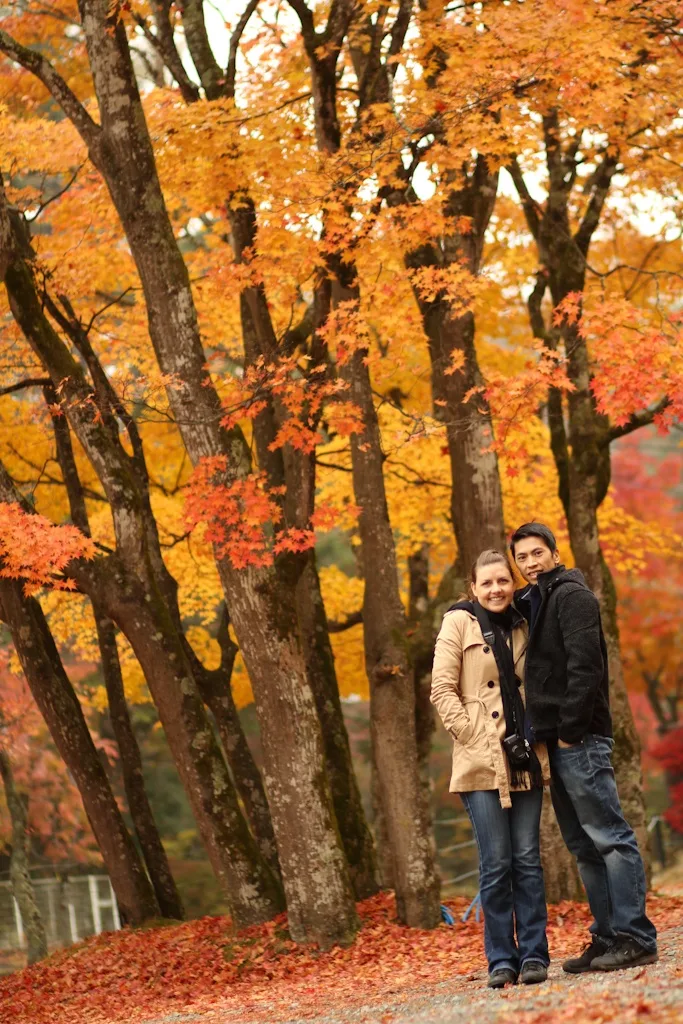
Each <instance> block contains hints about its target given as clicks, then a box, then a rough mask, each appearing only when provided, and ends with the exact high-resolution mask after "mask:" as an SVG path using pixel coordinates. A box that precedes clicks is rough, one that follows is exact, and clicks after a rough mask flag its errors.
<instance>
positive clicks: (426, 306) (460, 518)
mask: <svg viewBox="0 0 683 1024" xmlns="http://www.w3.org/2000/svg"><path fill="white" fill-rule="evenodd" d="M464 179H465V180H464V181H463V182H461V183H459V184H460V185H461V186H462V187H454V189H453V190H452V192H451V193H450V195H449V198H448V201H447V203H446V213H447V217H448V219H449V221H450V222H451V223H452V224H453V225H454V226H453V228H452V231H451V233H450V234H448V235H446V236H445V237H444V238H443V240H442V242H441V245H440V246H434V245H425V246H423V247H421V248H420V249H418V250H416V251H415V252H412V253H408V254H406V257H405V262H406V266H407V267H409V268H410V269H415V268H418V267H424V266H430V265H436V266H448V265H453V264H455V263H459V262H460V263H463V265H464V266H465V267H466V268H467V269H468V270H469V272H470V273H471V274H472V275H474V276H476V275H477V274H478V273H479V269H480V266H481V257H482V251H483V247H484V235H485V232H486V228H487V227H488V223H489V220H490V219H491V214H492V213H493V207H494V204H495V199H496V189H497V184H498V174H497V172H496V173H490V172H489V170H488V167H487V162H486V157H485V156H482V155H480V156H479V157H477V160H476V163H475V166H474V168H473V170H472V171H471V172H470V173H469V174H468V173H467V172H464ZM462 217H467V218H469V224H470V228H471V230H470V231H469V232H467V233H463V232H461V231H459V230H458V229H457V228H456V227H455V224H456V223H457V221H458V219H459V218H462ZM416 300H417V304H418V307H419V309H420V313H421V315H422V324H423V327H424V331H425V334H426V335H427V344H428V349H429V355H430V360H431V367H432V399H433V402H434V414H435V416H436V417H437V418H438V419H441V420H445V423H446V436H447V441H448V455H449V459H450V464H451V479H452V491H451V517H452V522H453V532H454V534H455V540H456V544H457V546H458V558H457V566H458V570H459V572H460V574H461V575H463V576H464V575H465V574H466V573H467V572H469V569H470V567H471V566H472V565H473V563H474V561H475V560H476V558H477V556H478V555H479V553H480V552H481V551H482V550H483V549H484V548H498V549H499V550H501V551H504V550H505V526H504V522H503V501H502V494H501V487H500V475H499V472H498V457H497V455H496V453H495V452H494V451H491V445H492V444H493V440H494V433H493V423H492V420H491V410H490V408H489V405H488V402H487V400H486V398H485V397H484V395H483V394H476V395H474V396H473V397H471V398H469V399H468V401H464V398H465V395H466V394H467V392H468V391H469V390H470V389H471V388H476V387H481V386H482V384H483V378H482V376H481V372H480V370H479V363H478V360H477V352H476V348H475V344H474V337H475V321H474V314H473V313H472V312H471V311H468V312H465V313H458V311H457V310H454V309H453V308H452V306H451V303H450V302H449V301H447V300H446V299H443V298H438V297H437V298H436V299H435V300H434V301H432V302H427V301H425V300H424V299H423V298H422V297H421V296H420V295H419V294H418V293H416ZM458 354H461V356H462V358H463V363H462V367H461V369H459V370H457V371H456V372H455V373H449V372H448V370H449V368H450V367H451V364H452V361H453V358H454V357H455V356H456V355H458ZM439 403H443V404H439Z"/></svg>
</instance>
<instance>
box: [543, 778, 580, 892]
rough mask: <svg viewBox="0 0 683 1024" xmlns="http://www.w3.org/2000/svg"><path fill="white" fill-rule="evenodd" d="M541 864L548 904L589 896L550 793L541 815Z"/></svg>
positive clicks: (544, 802) (546, 792)
mask: <svg viewBox="0 0 683 1024" xmlns="http://www.w3.org/2000/svg"><path fill="white" fill-rule="evenodd" d="M541 862H542V864H543V878H544V880H545V898H546V900H547V901H548V903H560V902H561V901H562V900H582V899H585V897H586V894H585V890H584V888H583V884H582V882H581V876H580V875H579V869H578V867H577V865H576V860H575V859H574V857H572V855H571V854H570V852H569V850H568V849H567V847H566V846H565V844H564V839H563V838H562V833H561V832H560V826H559V825H558V824H557V818H556V817H555V811H554V810H553V805H552V801H551V799H550V793H549V792H548V791H547V790H546V791H545V792H544V794H543V810H542V812H541Z"/></svg>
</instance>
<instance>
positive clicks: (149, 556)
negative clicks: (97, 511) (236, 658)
mask: <svg viewBox="0 0 683 1024" xmlns="http://www.w3.org/2000/svg"><path fill="white" fill-rule="evenodd" d="M2 198H3V197H2V195H1V194H0V200H1V199H2ZM2 209H3V206H2V203H0V213H2ZM4 209H5V211H6V207H4ZM5 283H6V285H7V290H8V295H9V298H10V306H11V309H12V313H13V315H14V317H15V319H16V320H17V322H18V323H19V325H20V326H21V328H22V330H23V331H24V334H25V335H26V338H27V340H28V341H29V343H30V344H31V346H32V347H33V349H34V350H35V352H36V354H37V355H38V357H39V358H40V359H41V360H42V362H43V363H44V365H45V366H46V368H47V370H48V372H49V373H50V376H51V378H52V381H53V385H54V387H55V388H57V387H60V388H61V393H62V395H63V397H64V399H65V403H66V411H67V416H68V419H69V422H70V423H71V424H72V425H73V427H74V430H75V431H76V434H77V436H78V438H79V440H80V442H81V444H82V446H83V448H84V450H85V452H86V454H87V455H88V457H89V459H90V461H91V462H92V464H93V466H94V468H95V470H96V471H97V473H98V476H99V478H100V480H101V482H102V485H103V487H104V489H105V492H106V495H107V498H108V499H109V502H110V505H111V510H112V516H113V520H114V531H115V534H116V542H117V552H119V553H120V557H119V555H118V554H117V555H112V556H111V557H110V560H109V564H108V566H107V565H105V560H99V561H98V562H96V563H94V565H93V566H87V567H86V566H81V568H80V575H78V580H79V583H80V585H81V586H82V589H83V590H84V591H85V592H86V593H87V594H88V596H89V597H90V598H91V600H92V601H93V606H94V607H95V608H96V610H97V612H98V613H104V614H105V615H106V616H108V617H109V618H110V619H113V620H114V621H115V622H116V623H117V625H118V626H119V627H120V628H121V629H122V631H123V632H124V634H125V635H126V636H127V637H128V639H129V641H130V643H131V646H132V647H133V650H134V651H135V654H136V656H137V658H138V660H139V662H140V665H141V667H142V669H143V671H144V673H145V677H146V680H147V682H148V684H149V688H150V692H151V694H152V697H153V699H154V702H155V704H156V706H157V708H158V711H159V716H160V719H161V722H162V724H163V726H164V729H165V731H166V735H167V738H168V741H169V746H170V749H171V752H172V755H173V758H174V760H175V763H176V766H177V767H178V771H179V773H180V778H181V780H182V782H183V785H184V787H185V789H186V792H187V795H188V798H189V800H190V804H191V806H192V810H193V812H194V815H195V818H196V821H197V825H198V828H199V832H200V834H201V836H202V839H203V842H204V844H205V845H206V848H207V851H208V854H209V859H210V860H211V863H212V866H213V868H214V870H215V871H216V874H217V876H218V878H219V879H220V881H221V883H222V884H223V885H224V887H225V890H226V894H227V896H228V900H229V902H230V907H231V912H232V914H233V917H234V919H235V921H236V922H237V923H238V924H241V925H247V924H254V923H256V922H260V921H263V920H268V919H269V918H270V917H272V916H274V915H275V914H277V913H279V912H280V910H281V909H282V896H281V892H280V888H279V884H278V882H277V880H276V879H275V878H274V876H273V874H272V872H271V871H270V869H269V868H268V866H267V865H266V864H265V863H264V862H263V861H262V859H261V857H260V854H259V851H258V847H257V846H256V844H255V842H254V841H253V839H252V837H251V835H250V833H249V830H248V828H247V826H246V822H245V821H244V819H243V816H242V813H241V810H240V808H239V806H238V803H237V797H236V794H235V791H234V787H233V785H232V781H231V779H230V776H229V773H228V770H227V765H226V764H225V761H224V758H223V755H222V752H221V750H220V748H219V746H218V743H217V741H216V738H215V736H214V733H213V730H212V728H211V725H210V723H209V721H208V719H207V716H206V711H205V709H204V705H203V703H202V700H201V698H200V696H199V692H198V690H197V684H196V680H195V678H194V676H193V672H192V667H191V665H190V663H189V661H188V658H187V649H186V641H185V637H184V634H183V632H182V626H181V621H180V611H179V608H178V603H177V584H176V582H175V580H174V579H173V578H172V577H171V576H170V574H169V573H168V570H167V569H166V566H165V564H164V561H163V557H162V555H161V548H160V544H159V537H158V532H157V526H156V521H155V520H154V516H153V514H152V510H151V505H150V500H149V478H148V474H147V468H146V465H145V459H144V454H143V452H142V442H141V439H140V437H139V435H138V433H137V429H136V427H135V424H134V423H133V422H132V421H130V419H129V418H127V416H126V414H125V411H123V410H121V409H119V408H117V406H116V397H115V395H112V393H111V389H110V385H109V384H108V382H107V379H106V377H105V376H104V373H103V371H102V368H101V366H100V364H99V362H98V360H97V357H96V355H95V353H94V352H93V351H92V349H91V348H90V346H89V342H88V339H87V336H83V335H82V334H81V335H79V334H78V330H77V329H75V333H74V340H75V343H76V344H78V346H79V348H80V350H81V353H82V355H83V358H84V360H86V362H87V364H88V367H89V369H90V372H91V375H92V379H93V384H94V391H93V389H92V388H91V386H90V385H89V383H88V381H87V379H86V377H85V374H84V372H83V370H82V368H81V366H80V365H79V364H78V363H77V362H76V361H75V359H73V357H72V356H71V354H70V352H69V351H68V349H67V348H66V346H65V345H64V344H63V342H62V340H61V338H60V337H59V336H58V335H57V333H56V332H55V330H54V329H53V327H52V325H51V323H50V321H49V320H48V319H47V317H46V316H45V313H44V310H43V304H42V302H41V301H40V300H39V298H38V295H37V293H36V287H35V281H34V279H33V268H32V266H31V264H30V263H29V262H28V258H27V257H26V256H25V255H24V254H23V252H22V251H21V240H20V238H19V237H18V236H17V237H16V238H15V245H14V253H13V259H12V261H11V262H10V264H9V267H8V268H7V271H6V276H5ZM45 301H46V302H49V301H50V300H49V297H48V296H46V297H45ZM54 311H55V312H57V310H56V308H55V309H54ZM65 326H66V327H67V328H70V329H71V328H73V326H74V325H72V324H70V323H69V322H65ZM93 399H94V400H95V401H96V403H97V407H98V411H99V412H100V417H99V419H98V418H97V417H93V416H92V414H91V411H90V403H91V402H92V401H93ZM114 412H116V413H117V414H118V416H119V418H120V419H121V420H123V422H124V423H126V425H127V428H128V432H129V435H130V439H131V445H132V448H133V455H132V456H131V455H129V454H128V453H127V452H126V451H125V449H124V448H123V445H122V444H121V439H120V436H119V427H118V423H117V422H116V420H115V419H114ZM56 436H57V437H58V439H59V436H60V435H59V431H57V434H56ZM58 443H59V442H58ZM61 448H62V456H63V455H64V444H63V443H62V445H61ZM62 462H64V465H65V483H66V484H67V487H68V488H69V493H70V503H71V507H72V512H73V514H75V515H77V518H79V517H80V518H81V519H82V518H83V516H84V512H83V510H82V509H81V511H80V512H79V513H78V514H77V513H76V511H75V506H76V504H77V502H76V501H75V500H74V493H73V492H74V479H73V478H74V473H75V469H74V466H73V465H67V462H68V460H66V461H65V459H64V457H62ZM75 475H76V476H77V474H75ZM13 491H14V489H13V487H12V485H11V482H10V481H9V479H7V480H5V481H4V484H3V492H4V500H8V501H11V500H17V499H16V497H13ZM80 504H81V505H82V500H81V502H80ZM81 525H82V527H83V528H84V529H87V522H85V523H81Z"/></svg>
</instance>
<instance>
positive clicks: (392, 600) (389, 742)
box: [340, 351, 440, 928]
mask: <svg viewBox="0 0 683 1024" xmlns="http://www.w3.org/2000/svg"><path fill="white" fill-rule="evenodd" d="M365 355H366V353H364V352H362V351H360V352H356V353H354V355H353V356H352V357H351V358H350V359H349V361H348V362H347V363H346V364H345V366H344V367H342V368H341V370H340V373H341V375H342V376H343V378H344V379H345V380H347V381H348V383H349V388H350V397H351V400H352V401H353V402H355V404H356V405H357V406H358V407H359V408H360V409H361V410H362V413H363V419H364V424H365V429H364V431H363V433H362V434H354V435H353V436H352V439H351V453H352V467H353V485H354V494H355V498H356V501H357V503H358V505H359V506H360V509H361V513H360V535H361V552H362V564H363V577H364V580H365V591H364V599H363V627H364V638H365V665H366V671H367V675H368V679H369V681H370V730H371V740H372V748H373V757H374V763H375V765H376V768H377V778H378V789H379V798H380V801H381V805H382V811H383V814H384V817H385V820H386V829H387V834H388V837H389V842H390V846H391V852H392V859H393V871H392V874H393V881H394V885H395V890H396V904H397V910H398V916H399V920H401V921H403V922H405V923H406V924H409V925H412V926H414V927H422V928H434V927H436V925H437V924H438V923H439V920H440V914H439V880H438V876H437V873H436V867H435V862H434V853H433V841H432V837H431V835H430V833H429V830H428V828H427V827H426V823H425V820H424V808H423V794H422V787H421V784H420V774H419V770H418V761H417V737H416V726H415V689H414V683H413V673H412V672H411V669H410V666H409V664H408V658H407V653H406V642H405V631H406V619H405V613H404V610H403V605H402V603H401V598H400V594H399V586H398V570H397V565H396V551H395V547H394V538H393V533H392V530H391V523H390V522H389V512H388V509H387V503H386V493H385V489H384V476H383V471H382V450H381V443H380V434H379V424H378V421H377V413H376V410H375V406H374V402H373V397H372V388H371V384H370V375H369V370H368V367H367V365H366V364H365V362H364V356H365Z"/></svg>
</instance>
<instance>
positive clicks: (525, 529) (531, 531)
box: [510, 523, 557, 558]
mask: <svg viewBox="0 0 683 1024" xmlns="http://www.w3.org/2000/svg"><path fill="white" fill-rule="evenodd" d="M526 537H538V539H539V540H542V541H543V543H544V544H545V546H546V547H547V548H549V549H550V552H551V553H552V552H554V551H557V541H556V540H555V534H554V533H553V532H552V530H550V529H549V528H548V527H547V526H546V525H545V523H524V524H523V526H519V527H518V528H517V529H516V530H515V532H514V533H513V534H512V536H511V537H510V551H511V553H512V557H513V558H514V557H515V544H517V542H518V541H520V540H524V539H525V538H526Z"/></svg>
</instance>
